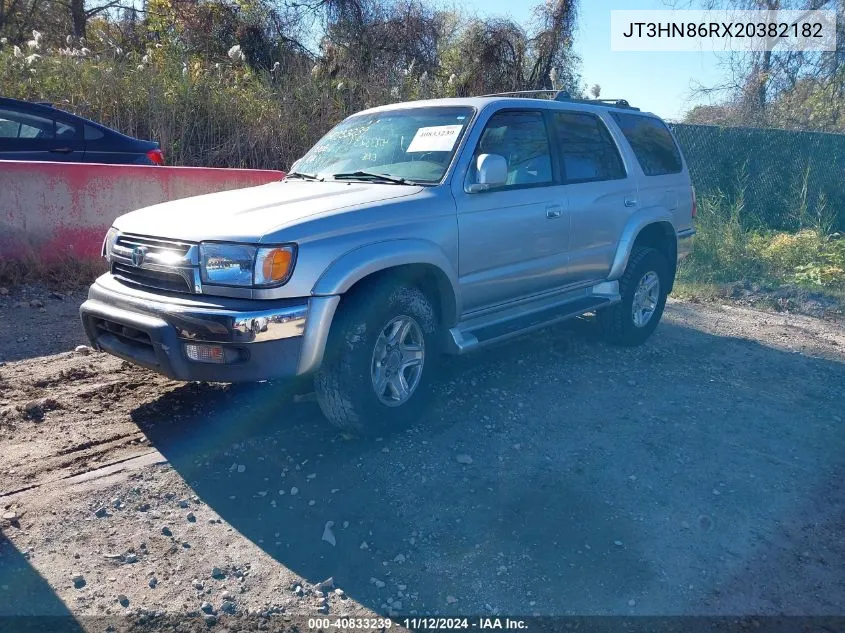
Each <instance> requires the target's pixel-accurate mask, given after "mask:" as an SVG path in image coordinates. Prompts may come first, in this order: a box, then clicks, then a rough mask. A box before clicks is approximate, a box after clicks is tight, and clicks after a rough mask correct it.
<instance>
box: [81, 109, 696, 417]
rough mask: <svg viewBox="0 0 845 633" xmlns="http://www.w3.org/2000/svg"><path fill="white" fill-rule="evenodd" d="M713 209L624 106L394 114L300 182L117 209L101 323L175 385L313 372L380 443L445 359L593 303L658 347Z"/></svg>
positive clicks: (87, 307)
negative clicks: (679, 281) (701, 223)
mask: <svg viewBox="0 0 845 633" xmlns="http://www.w3.org/2000/svg"><path fill="white" fill-rule="evenodd" d="M531 94H532V95H534V93H531ZM694 216H695V196H694V192H693V189H692V187H691V185H690V177H689V172H688V171H687V167H686V165H685V163H684V160H683V157H682V156H681V152H680V151H679V149H678V145H677V143H676V142H675V140H674V138H673V136H672V134H671V132H670V131H669V129H668V128H667V127H666V125H665V124H664V123H663V122H662V121H661V120H660V119H659V118H657V117H656V116H654V115H650V114H644V113H641V112H639V111H638V110H637V109H636V108H632V107H630V106H629V105H628V104H627V103H626V102H624V101H614V102H604V101H603V102H597V101H583V100H577V99H570V98H569V97H568V96H566V95H562V94H556V95H553V98H551V99H549V98H530V97H529V96H528V95H524V94H522V93H510V94H507V95H492V96H487V97H477V98H467V99H442V100H432V101H418V102H413V103H400V104H394V105H389V106H383V107H379V108H373V109H371V110H366V111H364V112H361V113H358V114H356V115H354V116H351V117H349V118H347V119H346V120H344V121H343V122H341V123H340V124H338V125H337V126H336V127H335V128H334V129H332V130H331V131H330V132H329V133H328V134H326V135H325V136H324V137H323V138H322V139H321V140H320V141H319V142H318V143H317V144H316V145H315V146H314V147H313V148H312V149H311V150H310V151H309V152H308V153H307V154H306V155H305V156H304V157H302V158H301V159H299V160H298V161H296V163H294V166H293V167H292V170H291V171H290V173H288V175H287V177H286V178H285V179H284V180H283V181H281V182H276V183H272V184H269V185H264V186H260V187H254V188H250V189H242V190H237V191H228V192H223V193H215V194H210V195H204V196H198V197H194V198H188V199H184V200H177V201H173V202H167V203H164V204H159V205H155V206H152V207H148V208H146V209H141V210H139V211H134V212H132V213H128V214H126V215H123V216H121V217H119V218H118V219H117V220H116V221H115V222H114V226H113V227H112V228H111V230H110V231H109V232H108V235H107V236H106V239H105V242H104V246H103V254H104V256H105V257H106V258H107V260H108V262H109V265H110V270H109V272H108V273H106V274H104V275H103V276H101V277H100V278H99V279H97V281H96V282H95V283H94V284H93V285H92V286H91V288H90V291H89V296H88V300H87V301H85V303H84V304H83V305H82V307H81V315H82V322H83V324H84V327H85V330H86V333H87V335H88V338H89V339H90V340H91V343H92V344H93V345H94V346H95V347H97V348H99V349H101V350H105V351H107V352H109V353H111V354H114V355H116V356H119V357H121V358H124V359H126V360H128V361H130V362H133V363H136V364H138V365H142V366H144V367H147V368H149V369H152V370H154V371H157V372H160V373H162V374H165V375H167V376H170V377H171V378H174V379H177V380H207V381H218V382H237V381H260V380H275V379H289V378H294V377H298V376H306V375H313V377H314V385H315V391H316V394H317V399H318V402H319V404H320V407H321V409H322V411H323V413H324V414H325V415H326V417H327V418H328V419H329V420H330V421H331V422H333V423H334V424H335V425H337V426H339V427H341V428H343V429H345V430H349V431H354V432H368V431H376V430H378V429H381V428H383V427H385V426H392V425H396V424H398V423H408V422H409V421H411V420H412V418H414V417H415V416H418V415H419V414H420V412H421V411H422V410H423V405H424V404H425V403H426V401H427V399H428V398H429V389H430V387H431V383H432V381H433V379H434V378H436V376H437V363H438V362H439V360H440V358H441V356H442V354H443V353H446V354H464V353H466V352H469V351H472V350H475V349H477V348H480V347H484V346H485V345H489V344H491V343H496V342H499V341H502V340H504V339H507V338H510V337H513V336H516V335H519V334H523V333H525V332H528V331H530V330H534V329H537V328H541V327H544V326H548V325H552V324H555V323H558V322H560V321H562V320H564V319H567V318H570V317H574V316H577V315H581V314H583V313H585V312H595V313H596V315H597V319H598V321H599V323H600V324H601V327H602V330H603V332H604V334H605V335H606V337H607V339H608V340H610V341H612V342H614V343H618V344H622V345H638V344H640V343H642V342H643V341H645V340H646V339H647V338H648V336H649V335H650V334H651V333H652V332H653V331H654V328H655V327H656V326H657V323H658V321H659V320H660V317H661V314H662V312H663V307H664V304H665V302H666V296H667V294H668V293H669V292H670V291H671V289H672V284H673V281H674V277H675V269H676V263H677V260H678V259H679V258H680V257H681V256H683V255H684V254H685V253H686V252H688V250H689V248H690V242H691V238H692V236H693V234H694V232H695V231H694V229H693V226H692V222H693V217H694Z"/></svg>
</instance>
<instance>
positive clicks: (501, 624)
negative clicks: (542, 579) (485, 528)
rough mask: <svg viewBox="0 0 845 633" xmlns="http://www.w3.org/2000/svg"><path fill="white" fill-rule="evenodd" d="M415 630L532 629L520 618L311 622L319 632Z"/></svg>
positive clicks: (326, 619)
mask: <svg viewBox="0 0 845 633" xmlns="http://www.w3.org/2000/svg"><path fill="white" fill-rule="evenodd" d="M394 626H395V627H397V628H405V629H411V630H414V631H446V630H472V629H476V630H480V631H488V630H489V631H492V630H513V631H517V630H525V629H527V628H528V625H527V623H526V622H525V620H521V619H519V618H495V617H494V618H488V617H483V618H460V617H457V618H443V617H424V616H419V617H411V618H398V619H396V620H391V619H390V618H309V619H308V628H309V629H310V630H312V631H315V630H324V631H330V630H333V629H334V630H342V629H346V630H351V629H360V630H371V631H379V630H386V629H390V628H392V627H394Z"/></svg>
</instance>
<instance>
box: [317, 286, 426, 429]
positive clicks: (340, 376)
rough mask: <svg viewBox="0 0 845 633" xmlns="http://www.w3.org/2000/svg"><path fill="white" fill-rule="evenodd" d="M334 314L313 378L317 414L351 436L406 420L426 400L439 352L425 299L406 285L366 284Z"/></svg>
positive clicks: (419, 411)
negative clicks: (366, 286) (319, 410)
mask: <svg viewBox="0 0 845 633" xmlns="http://www.w3.org/2000/svg"><path fill="white" fill-rule="evenodd" d="M336 318H337V321H336V322H335V323H334V324H333V325H332V331H331V333H330V335H329V342H328V348H327V350H326V358H325V359H324V361H323V363H322V365H321V367H320V369H319V370H318V372H317V374H316V375H315V378H314V391H315V393H316V396H317V402H318V404H319V405H320V409H321V410H322V412H323V414H324V415H325V416H326V418H327V419H328V420H329V422H331V423H332V424H334V425H335V426H336V427H338V428H340V429H341V430H344V431H348V432H351V433H355V434H358V435H364V434H372V433H377V432H383V431H389V430H391V429H394V428H396V429H398V428H401V427H404V426H408V425H409V424H412V423H413V422H414V421H416V419H417V418H418V417H419V416H420V415H421V414H422V412H423V410H424V406H425V405H426V404H427V402H428V400H429V398H430V387H431V382H432V377H433V375H434V373H435V369H434V366H435V364H436V362H437V359H438V356H439V351H440V350H439V349H438V347H439V346H438V341H439V336H438V332H439V326H438V321H437V317H436V312H435V309H434V306H433V303H432V301H431V299H430V298H429V297H428V296H427V295H426V294H425V293H424V292H423V291H422V290H420V289H419V288H416V287H414V286H408V285H403V284H387V285H386V286H382V287H380V286H370V288H362V289H359V290H358V291H357V292H356V293H355V294H354V295H352V296H350V297H348V298H347V300H346V301H345V303H344V304H341V308H340V310H339V313H338V315H337V317H336Z"/></svg>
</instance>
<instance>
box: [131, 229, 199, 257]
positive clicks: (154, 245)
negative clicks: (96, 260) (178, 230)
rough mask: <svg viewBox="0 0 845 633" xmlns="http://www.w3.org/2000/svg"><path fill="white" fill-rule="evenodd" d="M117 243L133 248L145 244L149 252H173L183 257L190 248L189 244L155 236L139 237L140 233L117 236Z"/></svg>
mask: <svg viewBox="0 0 845 633" xmlns="http://www.w3.org/2000/svg"><path fill="white" fill-rule="evenodd" d="M117 245H118V246H123V247H125V248H129V249H133V248H135V247H136V246H146V247H147V250H148V252H150V253H174V254H177V255H179V256H180V257H184V256H185V255H186V254H187V253H188V250H189V249H190V248H191V245H190V244H187V243H185V242H177V241H175V240H165V239H161V238H157V237H141V236H140V235H131V234H130V235H121V236H120V237H118V238H117Z"/></svg>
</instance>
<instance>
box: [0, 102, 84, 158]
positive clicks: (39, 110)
mask: <svg viewBox="0 0 845 633" xmlns="http://www.w3.org/2000/svg"><path fill="white" fill-rule="evenodd" d="M83 156H84V141H83V139H82V126H81V125H80V124H78V123H76V122H75V121H74V120H73V119H72V118H71V117H65V116H62V115H61V114H60V113H58V112H54V111H53V110H52V108H48V107H42V106H37V105H32V106H29V105H22V106H18V105H6V104H0V160H45V161H68V162H80V161H82V159H83Z"/></svg>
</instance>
